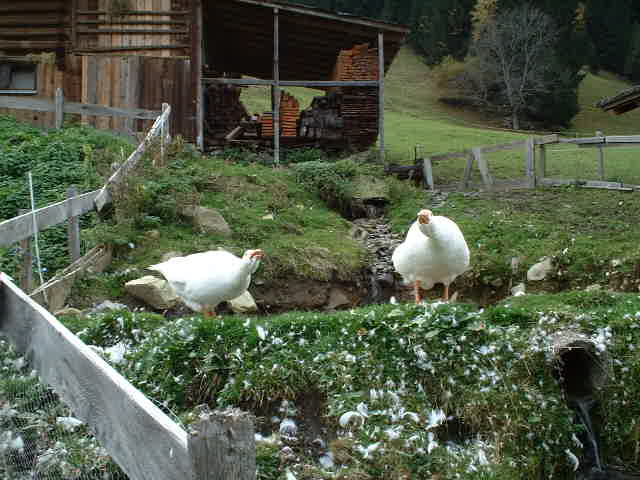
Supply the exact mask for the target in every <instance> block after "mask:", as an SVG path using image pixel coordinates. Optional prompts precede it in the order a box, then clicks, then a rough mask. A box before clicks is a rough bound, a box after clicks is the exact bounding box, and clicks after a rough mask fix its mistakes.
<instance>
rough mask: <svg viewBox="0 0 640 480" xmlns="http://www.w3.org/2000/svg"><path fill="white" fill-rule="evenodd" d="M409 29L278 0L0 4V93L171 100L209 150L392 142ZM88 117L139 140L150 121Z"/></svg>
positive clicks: (140, 104) (140, 103) (39, 118)
mask: <svg viewBox="0 0 640 480" xmlns="http://www.w3.org/2000/svg"><path fill="white" fill-rule="evenodd" d="M407 33H408V30H407V29H406V28H405V27H404V26H400V25H394V24H387V23H383V22H378V21H374V20H370V19H365V18H360V17H355V16H350V15H343V14H337V13H332V12H329V11H325V10H320V9H314V8H309V7H303V6H299V5H295V4H293V3H285V2H280V1H264V0H21V1H20V2H16V3H13V2H2V5H0V97H2V96H13V97H15V96H21V97H25V96H30V97H32V98H48V99H53V97H54V92H55V90H56V89H57V88H58V87H61V88H62V89H63V91H64V97H65V99H66V100H68V101H72V102H82V103H89V104H99V105H105V106H111V107H118V108H125V109H134V108H138V109H140V108H142V109H149V110H160V106H161V104H162V103H163V102H166V103H169V104H170V105H171V106H172V114H173V116H172V124H171V127H172V130H173V132H172V133H174V134H176V133H180V134H182V135H183V136H184V137H186V138H187V139H188V140H190V141H193V142H196V143H197V144H198V146H199V147H201V148H206V147H211V146H218V145H222V144H225V143H226V142H229V141H234V140H235V141H257V142H258V141H261V142H268V143H269V144H271V143H272V144H273V145H274V147H275V149H276V151H278V150H279V148H280V143H281V142H285V143H286V142H290V143H292V144H296V143H304V142H305V141H307V142H309V141H316V142H321V141H323V140H327V141H339V142H340V141H341V142H343V143H345V144H348V145H350V146H352V147H355V148H364V147H368V146H370V145H372V144H373V143H374V142H375V141H376V139H377V137H378V134H380V139H381V146H382V147H384V137H383V120H384V119H383V115H382V113H383V111H382V109H381V108H380V105H382V102H383V101H384V73H385V72H386V70H387V69H388V68H389V66H390V64H391V62H392V61H393V59H394V57H395V55H396V53H397V52H398V49H399V48H400V46H401V45H402V43H403V41H404V39H405V36H406V34H407ZM248 85H264V86H266V87H269V88H271V93H272V94H271V98H272V109H271V112H264V113H263V114H261V115H260V116H259V118H258V117H255V116H253V117H252V116H250V115H248V114H247V112H246V111H245V109H244V108H243V106H242V104H241V103H240V102H239V89H240V88H243V87H245V86H248ZM287 86H306V87H313V88H319V89H321V90H325V92H326V94H325V96H319V97H316V99H315V100H314V102H313V105H310V106H308V108H306V109H301V106H300V105H299V104H298V101H297V100H296V99H295V98H293V97H292V96H290V95H288V94H286V93H285V92H281V88H283V87H287ZM0 100H2V99H1V98H0ZM0 105H2V104H1V103H0ZM6 105H7V104H5V106H6ZM7 110H9V109H7V108H4V109H0V113H2V112H7ZM9 111H10V112H11V113H12V114H15V115H16V116H18V117H19V118H21V119H24V120H28V121H31V122H34V123H36V124H39V125H42V126H51V125H52V122H53V114H52V113H50V112H38V111H29V110H9ZM83 121H84V122H86V123H90V124H93V125H95V126H97V127H99V128H104V129H111V130H115V131H120V132H124V133H129V134H131V133H133V132H135V131H137V130H141V129H143V128H145V127H146V125H147V123H148V120H134V119H128V118H122V117H88V116H87V117H86V118H83ZM275 132H279V134H278V135H275Z"/></svg>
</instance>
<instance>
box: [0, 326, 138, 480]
mask: <svg viewBox="0 0 640 480" xmlns="http://www.w3.org/2000/svg"><path fill="white" fill-rule="evenodd" d="M0 478H2V479H3V480H27V479H29V480H35V479H38V480H94V479H95V480H127V479H128V477H127V476H126V475H125V474H124V473H123V472H122V471H121V470H120V468H119V467H118V466H117V465H116V464H115V463H114V462H113V461H112V460H111V458H110V457H109V454H108V452H107V451H106V450H105V449H104V448H103V447H101V446H100V445H99V443H98V441H97V440H96V439H95V438H94V437H93V435H92V434H91V433H90V432H89V430H88V428H87V426H86V425H85V424H83V423H82V422H81V421H80V420H78V419H77V418H75V417H74V416H73V412H71V411H70V410H69V408H67V407H66V406H65V405H64V404H63V403H62V402H61V401H60V400H59V399H58V396H57V395H56V394H55V392H54V391H53V390H51V389H50V388H48V387H46V386H45V385H43V384H42V383H41V382H40V379H39V377H38V375H37V373H36V372H35V370H32V369H31V368H30V366H29V365H28V363H27V361H26V360H25V358H24V357H21V356H19V355H17V354H16V353H15V351H14V350H13V348H12V347H11V345H10V344H9V342H8V341H7V340H6V339H4V338H2V337H0Z"/></svg>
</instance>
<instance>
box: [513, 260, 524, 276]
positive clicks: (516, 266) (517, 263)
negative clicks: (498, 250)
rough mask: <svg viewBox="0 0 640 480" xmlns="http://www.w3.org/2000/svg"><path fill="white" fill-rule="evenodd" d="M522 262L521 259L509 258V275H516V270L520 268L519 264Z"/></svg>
mask: <svg viewBox="0 0 640 480" xmlns="http://www.w3.org/2000/svg"><path fill="white" fill-rule="evenodd" d="M521 262H522V258H521V257H513V258H511V273H513V274H514V275H515V274H516V273H518V269H519V268H520V263H521Z"/></svg>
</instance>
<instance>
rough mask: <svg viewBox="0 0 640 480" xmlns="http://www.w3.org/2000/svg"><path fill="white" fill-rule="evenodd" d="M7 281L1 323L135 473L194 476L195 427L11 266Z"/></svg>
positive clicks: (0, 296) (136, 479) (157, 479)
mask: <svg viewBox="0 0 640 480" xmlns="http://www.w3.org/2000/svg"><path fill="white" fill-rule="evenodd" d="M0 283H1V285H0V330H1V331H2V333H3V334H4V335H6V336H7V338H8V339H9V341H10V342H11V343H12V344H13V346H14V347H15V348H16V350H17V351H18V352H19V353H20V354H21V355H24V356H25V357H26V358H27V361H28V362H29V365H30V367H31V368H34V369H35V370H36V371H37V372H38V374H39V375H40V378H41V379H42V380H43V381H44V382H45V383H46V384H48V385H49V386H50V387H52V388H53V389H55V391H56V393H57V394H58V395H59V396H60V398H62V400H63V401H64V403H65V404H67V405H68V406H69V407H70V408H71V411H72V412H73V415H74V416H75V417H77V418H78V419H80V420H82V421H83V422H85V423H87V424H88V425H89V426H90V429H91V431H92V432H93V434H94V435H95V436H96V438H97V440H98V441H99V442H100V444H101V445H102V446H103V447H104V448H106V449H107V451H108V452H109V454H110V455H111V456H112V457H113V459H114V460H115V461H116V462H117V463H118V465H120V467H121V468H122V470H123V471H124V472H125V473H126V474H127V475H128V476H129V478H130V479H132V480H143V479H150V478H153V479H154V480H174V479H176V478H192V477H191V474H192V467H191V464H190V460H189V455H188V452H187V442H188V436H187V433H186V432H185V431H184V430H183V429H182V428H180V427H179V426H178V425H177V424H175V423H174V422H173V421H172V420H171V419H170V418H169V417H167V415H165V414H164V413H163V412H162V411H161V410H160V409H159V408H158V407H156V406H155V405H154V404H153V403H152V402H151V401H150V400H149V399H147V398H146V397H145V396H144V395H143V394H142V393H141V392H140V391H139V390H137V389H136V388H134V387H133V386H132V385H131V384H130V383H129V382H127V380H126V379H125V378H124V377H122V376H121V375H120V374H119V373H118V372H116V371H115V370H114V369H113V368H111V367H110V366H109V365H108V364H107V363H106V362H105V361H104V360H103V359H102V358H101V357H100V356H99V355H98V354H97V353H95V352H94V351H93V350H91V349H90V348H89V347H88V346H86V345H85V344H84V343H82V341H80V339H78V337H76V336H75V335H73V334H72V333H71V332H70V331H69V330H68V329H67V328H66V327H65V326H64V325H62V324H61V323H60V322H59V321H58V320H57V319H56V318H55V317H54V316H53V315H51V314H50V313H49V312H48V311H47V310H45V309H44V308H43V307H41V306H40V305H38V304H37V303H36V302H34V301H33V300H32V299H30V298H29V297H28V296H27V295H26V294H25V293H24V292H22V291H21V290H20V289H19V288H17V287H16V286H15V285H14V284H13V282H12V281H11V279H10V278H9V277H8V276H7V275H5V274H4V273H0Z"/></svg>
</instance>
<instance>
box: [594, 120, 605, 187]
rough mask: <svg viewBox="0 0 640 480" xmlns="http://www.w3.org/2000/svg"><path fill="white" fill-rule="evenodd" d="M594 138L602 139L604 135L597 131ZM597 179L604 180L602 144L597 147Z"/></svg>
mask: <svg viewBox="0 0 640 480" xmlns="http://www.w3.org/2000/svg"><path fill="white" fill-rule="evenodd" d="M596 137H604V134H603V133H602V132H601V131H600V130H598V131H597V132H596ZM598 177H599V178H600V180H604V147H603V145H602V144H600V145H598Z"/></svg>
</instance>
